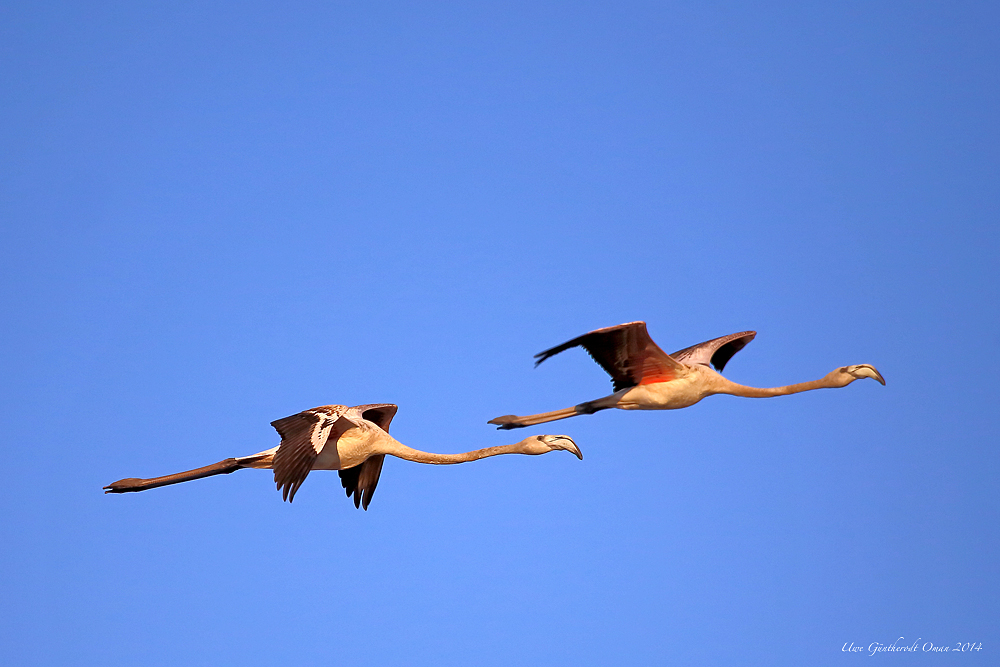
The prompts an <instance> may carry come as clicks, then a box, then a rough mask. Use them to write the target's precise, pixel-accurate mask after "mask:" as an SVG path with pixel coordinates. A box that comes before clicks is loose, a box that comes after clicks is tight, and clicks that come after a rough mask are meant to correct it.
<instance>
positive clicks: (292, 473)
mask: <svg viewBox="0 0 1000 667" xmlns="http://www.w3.org/2000/svg"><path fill="white" fill-rule="evenodd" d="M344 412H346V408H344V407H343V406H340V405H326V406H322V407H319V408H313V409H312V410H305V411H303V412H300V413H298V414H295V415H292V416H290V417H285V418H283V419H278V420H275V421H273V422H271V426H273V427H274V429H275V430H276V431H277V432H278V434H279V435H280V436H281V444H280V445H279V446H278V451H276V452H275V453H274V464H273V467H274V483H275V485H276V486H277V487H278V489H280V490H281V498H282V500H287V501H288V502H291V501H292V500H294V499H295V492H296V491H298V490H299V487H300V486H302V482H304V481H305V480H306V477H307V476H308V475H309V471H310V470H312V466H313V463H314V462H315V461H316V457H317V456H319V453H320V451H322V449H323V446H324V445H325V444H326V441H327V440H328V439H329V438H330V437H331V435H332V436H334V437H339V435H340V434H339V433H338V432H337V431H340V432H343V431H344V430H347V428H350V426H352V425H353V424H352V423H351V422H349V421H347V420H344V421H345V423H344V424H340V425H339V428H336V429H335V428H334V427H335V426H337V425H338V422H339V421H340V420H341V418H342V416H343V413H344Z"/></svg>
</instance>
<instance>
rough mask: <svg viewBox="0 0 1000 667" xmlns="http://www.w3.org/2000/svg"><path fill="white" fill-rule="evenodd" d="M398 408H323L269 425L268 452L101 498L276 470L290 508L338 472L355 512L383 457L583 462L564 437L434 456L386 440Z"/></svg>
mask: <svg viewBox="0 0 1000 667" xmlns="http://www.w3.org/2000/svg"><path fill="white" fill-rule="evenodd" d="M395 415H396V406H395V405H392V404H391V403H377V404H370V405H357V406H354V407H351V408H349V407H346V406H343V405H324V406H320V407H318V408H313V409H312V410H306V411H304V412H300V413H298V414H295V415H292V416H291V417H285V418H284V419H278V420H277V421H274V422H271V425H272V426H274V428H275V430H277V431H278V434H279V435H280V436H281V444H279V445H278V446H277V447H273V448H271V449H268V450H266V451H263V452H260V453H257V454H253V455H251V456H243V457H240V458H229V459H226V460H224V461H219V462H218V463H214V464H212V465H210V466H205V467H204V468H197V469H195V470H187V471H185V472H179V473H177V474H174V475H166V476H163V477H153V478H151V479H137V478H134V477H133V478H128V479H122V480H118V481H117V482H114V483H112V484H109V485H108V486H106V487H104V488H105V489H106V491H105V493H129V492H132V491H145V490H146V489H154V488H156V487H158V486H166V485H168V484H177V483H179V482H187V481H190V480H193V479H201V478H202V477H210V476H212V475H226V474H229V473H231V472H235V471H237V470H240V469H241V468H264V469H273V470H274V482H275V484H276V485H277V487H278V489H280V490H281V497H282V499H284V500H287V501H288V502H291V501H292V500H293V499H294V498H295V493H296V492H297V491H298V490H299V487H300V486H302V482H304V481H305V479H306V476H307V475H309V472H310V471H312V470H338V471H340V481H341V483H342V484H343V486H344V489H345V490H346V491H347V496H348V497H351V496H352V495H353V496H354V506H355V507H359V506H360V507H364V508H365V509H366V510H367V509H368V503H370V502H371V499H372V494H374V493H375V486H376V485H377V484H378V480H379V476H380V475H381V473H382V462H383V461H384V460H385V456H386V455H387V454H388V455H390V456H396V457H398V458H401V459H406V460H407V461H416V462H417V463H430V464H439V465H441V464H451V463H465V462H467V461H476V460H478V459H484V458H487V457H490V456H498V455H500V454H529V455H536V454H545V453H547V452H551V451H555V450H557V449H563V450H566V451H568V452H572V453H573V454H575V455H576V456H577V457H578V458H581V459H582V458H583V454H581V453H580V449H579V448H578V447H577V446H576V443H575V442H573V440H572V438H569V437H568V436H565V435H538V436H534V437H531V438H525V439H524V440H522V441H521V442H517V443H514V444H513V445H501V446H499V447H487V448H485V449H476V450H473V451H471V452H463V453H461V454H433V453H430V452H422V451H420V450H417V449H412V448H410V447H407V446H406V445H404V444H402V443H400V442H399V441H397V440H396V439H395V438H393V437H392V436H390V435H389V423H390V422H391V421H392V418H393V417H394V416H395Z"/></svg>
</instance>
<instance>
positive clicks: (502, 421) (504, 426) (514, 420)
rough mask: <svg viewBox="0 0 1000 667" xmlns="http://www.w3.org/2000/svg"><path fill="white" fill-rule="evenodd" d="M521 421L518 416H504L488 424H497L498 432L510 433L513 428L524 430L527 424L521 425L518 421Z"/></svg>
mask: <svg viewBox="0 0 1000 667" xmlns="http://www.w3.org/2000/svg"><path fill="white" fill-rule="evenodd" d="M519 419H521V418H520V417H518V416H517V415H504V416H503V417H497V418H496V419H491V420H489V421H488V422H486V423H487V424H496V425H497V430H498V431H509V430H510V429H512V428H524V427H525V426H527V424H521V423H520V422H519V421H518V420H519Z"/></svg>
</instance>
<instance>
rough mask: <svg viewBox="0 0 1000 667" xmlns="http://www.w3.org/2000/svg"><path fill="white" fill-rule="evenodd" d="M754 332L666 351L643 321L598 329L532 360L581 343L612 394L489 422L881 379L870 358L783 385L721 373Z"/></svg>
mask: <svg viewBox="0 0 1000 667" xmlns="http://www.w3.org/2000/svg"><path fill="white" fill-rule="evenodd" d="M756 335H757V332H756V331H741V332H739V333H734V334H730V335H728V336H722V337H720V338H713V339H712V340H708V341H705V342H704V343H699V344H698V345H692V346H691V347H686V348H684V349H683V350H680V351H678V352H674V353H673V354H667V353H665V352H664V351H663V350H661V349H660V348H659V346H658V345H657V344H656V343H654V342H653V339H652V338H650V337H649V334H648V333H647V332H646V323H645V322H628V323H626V324H619V325H618V326H614V327H607V328H604V329H597V330H596V331H591V332H590V333H587V334H584V335H582V336H578V337H577V338H574V339H573V340H570V341H567V342H565V343H563V344H562V345H557V346H556V347H553V348H550V349H548V350H545V351H544V352H540V353H539V354H536V355H535V358H536V359H537V360H538V361H536V362H535V366H538V364H540V363H542V362H543V361H545V360H546V359H548V358H549V357H551V356H553V355H556V354H559V353H560V352H563V351H565V350H568V349H570V348H571V347H577V346H579V347H582V348H583V349H585V350H586V351H587V352H588V353H590V356H591V357H593V359H594V361H596V362H597V363H598V364H600V365H601V368H603V369H604V370H605V371H606V372H607V373H608V375H610V376H611V381H612V383H613V385H614V390H615V391H614V393H613V394H611V395H610V396H605V397H603V398H598V399H597V400H594V401H587V402H585V403H580V404H579V405H576V406H573V407H572V408H565V409H563V410H555V411H554V412H542V413H540V414H536V415H528V416H526V417H518V416H517V415H504V416H503V417H497V418H496V419H491V420H490V421H489V422H487V423H489V424H496V425H497V427H498V428H500V429H512V428H522V427H524V426H533V425H535V424H542V423H544V422H550V421H555V420H557V419H566V418H567V417H575V416H576V415H589V414H592V413H594V412H597V411H598V410H606V409H608V408H619V409H621V410H674V409H677V408H686V407H688V406H691V405H694V404H695V403H697V402H698V401H700V400H701V399H703V398H705V397H706V396H711V395H712V394H731V395H733V396H747V397H750V398H766V397H769V396H785V395H787V394H797V393H799V392H802V391H809V390H811V389H824V388H837V387H846V386H847V385H849V384H850V383H852V382H854V381H855V380H860V379H861V378H872V379H874V380H877V381H878V382H879V383H881V384H882V385H885V380H884V379H883V378H882V375H881V374H880V373H879V372H878V371H877V370H875V367H874V366H871V365H869V364H855V365H853V366H842V367H840V368H837V369H835V370H833V371H831V372H830V373H828V374H827V375H826V376H824V377H822V378H820V379H819V380H813V381H812V382H801V383H799V384H790V385H787V386H784V387H770V388H758V387H747V386H744V385H741V384H736V383H735V382H731V381H730V380H728V379H726V378H724V377H722V375H721V372H722V369H723V368H724V367H725V365H726V362H728V361H729V360H730V359H731V358H732V357H733V355H734V354H736V353H737V352H739V351H740V350H742V349H743V348H744V346H746V344H747V343H749V342H750V341H752V340H753V339H754V336H756ZM712 366H715V370H712Z"/></svg>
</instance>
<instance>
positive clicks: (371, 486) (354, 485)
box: [339, 403, 398, 510]
mask: <svg viewBox="0 0 1000 667" xmlns="http://www.w3.org/2000/svg"><path fill="white" fill-rule="evenodd" d="M352 409H353V410H357V411H359V412H360V413H361V416H362V418H364V419H367V420H368V421H370V422H372V423H373V424H375V425H377V426H378V427H379V428H380V429H382V430H383V431H385V432H386V433H388V432H389V424H390V423H392V418H393V417H395V416H396V410H397V409H398V408H397V406H395V405H393V404H392V403H371V404H368V405H358V406H356V407H354V408H352ZM384 461H385V456H384V455H382V454H378V455H377V456H372V457H371V458H369V459H368V460H367V461H365V462H364V463H362V464H361V465H359V466H354V467H353V468H347V469H345V470H340V471H339V473H340V483H341V484H343V486H344V491H346V492H347V497H348V498H350V497H351V496H354V506H355V507H363V508H364V509H366V510H367V509H368V503H370V502H371V501H372V496H373V495H374V494H375V487H376V486H378V480H379V476H380V475H381V474H382V463H383V462H384Z"/></svg>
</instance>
